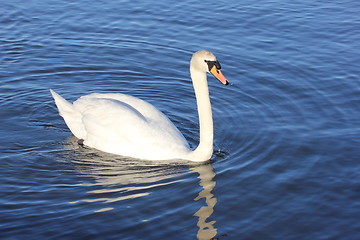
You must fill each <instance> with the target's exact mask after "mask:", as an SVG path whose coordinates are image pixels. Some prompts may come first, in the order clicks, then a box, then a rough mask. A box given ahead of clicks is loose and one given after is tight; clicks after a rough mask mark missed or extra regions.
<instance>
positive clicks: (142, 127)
mask: <svg viewBox="0 0 360 240" xmlns="http://www.w3.org/2000/svg"><path fill="white" fill-rule="evenodd" d="M73 106H74V108H75V109H76V111H77V112H79V113H80V114H81V122H82V124H83V128H84V129H85V132H86V136H85V138H84V144H86V145H88V146H90V147H94V148H97V149H99V150H102V151H105V152H110V153H115V154H119V155H124V156H131V157H137V158H146V159H150V158H154V159H168V158H170V157H171V156H170V155H172V154H174V155H176V154H178V152H185V151H188V148H189V145H188V143H187V141H186V140H185V138H184V137H183V135H182V134H181V133H180V131H179V130H178V129H177V128H176V127H175V126H174V125H173V123H172V122H171V121H170V120H169V119H168V118H167V117H166V116H165V115H164V114H163V113H162V112H160V111H159V110H157V109H156V108H155V107H154V106H152V105H151V104H149V103H147V102H145V101H143V100H141V99H138V98H135V97H132V96H129V95H125V94H98V93H94V94H90V95H87V96H83V97H81V98H79V99H78V100H77V101H75V102H74V104H73ZM69 128H70V127H69Z"/></svg>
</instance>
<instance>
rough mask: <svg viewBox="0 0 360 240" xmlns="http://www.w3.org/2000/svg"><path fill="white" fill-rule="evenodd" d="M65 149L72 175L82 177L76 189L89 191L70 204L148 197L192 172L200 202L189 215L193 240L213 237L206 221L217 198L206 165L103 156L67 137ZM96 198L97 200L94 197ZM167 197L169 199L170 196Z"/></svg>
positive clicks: (107, 209) (212, 210)
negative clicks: (194, 226)
mask: <svg viewBox="0 0 360 240" xmlns="http://www.w3.org/2000/svg"><path fill="white" fill-rule="evenodd" d="M65 145H66V147H67V148H70V149H71V150H72V151H67V154H71V156H67V157H66V158H67V159H72V164H74V167H75V169H76V172H77V173H78V174H79V175H81V176H85V177H86V178H85V179H87V181H86V182H82V183H79V184H76V186H83V187H89V188H90V189H89V191H87V193H89V196H91V198H86V199H80V200H77V201H73V202H71V203H72V204H76V203H80V202H88V203H92V202H103V203H113V202H118V201H123V200H128V199H135V198H140V197H145V196H148V195H149V194H150V193H151V192H154V189H156V188H159V187H164V186H168V185H172V184H175V183H178V182H181V181H183V180H184V179H185V178H184V177H182V175H185V174H189V170H190V172H194V173H197V174H198V178H199V187H200V188H201V189H200V191H199V192H198V194H197V196H196V198H195V199H194V201H195V202H198V201H200V202H204V203H203V206H201V207H200V209H199V210H198V211H196V212H195V213H193V215H194V216H195V217H197V218H198V222H197V226H198V228H199V229H198V233H197V238H198V239H200V240H202V239H211V238H212V237H214V236H216V234H217V229H216V228H215V226H214V224H215V223H216V221H209V218H210V217H211V215H212V214H213V212H214V206H215V205H216V203H217V198H216V197H215V196H214V194H213V193H212V191H213V189H214V187H215V185H216V182H215V181H214V177H215V175H216V174H215V173H214V170H213V168H212V166H211V164H210V163H208V164H201V165H197V166H194V165H192V166H191V165H190V166H189V164H188V162H182V163H179V162H166V163H165V162H164V161H160V162H155V161H141V160H137V159H124V158H121V157H119V156H116V155H112V154H106V153H103V152H100V151H97V150H93V149H87V148H81V147H79V146H77V143H76V139H75V138H74V137H71V138H69V139H68V141H67V142H66V143H65ZM97 196H98V197H97ZM170 197H171V196H170ZM112 209H113V208H111V207H108V205H105V206H104V208H100V209H97V210H95V212H104V211H109V210H112Z"/></svg>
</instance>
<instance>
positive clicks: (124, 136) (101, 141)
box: [50, 50, 228, 161]
mask: <svg viewBox="0 0 360 240" xmlns="http://www.w3.org/2000/svg"><path fill="white" fill-rule="evenodd" d="M220 68H221V67H220V64H219V62H218V61H217V60H216V58H215V56H214V55H213V54H212V53H211V52H209V51H206V50H201V51H198V52H196V53H194V55H193V57H192V59H191V62H190V74H191V78H192V80H193V86H194V90H195V95H196V99H197V105H198V114H199V122H200V143H199V146H198V147H197V148H196V149H195V150H194V151H192V150H191V149H190V148H189V144H188V142H187V141H186V139H185V138H184V136H183V135H182V134H181V132H180V131H179V130H178V129H177V128H176V127H175V125H174V124H173V123H172V122H171V121H170V120H169V119H168V118H167V117H166V116H165V115H164V114H163V113H162V112H161V111H159V110H157V109H156V108H155V107H154V106H153V105H151V104H150V103H148V102H145V101H143V100H141V99H139V98H136V97H133V96H129V95H126V94H121V93H93V94H90V95H86V96H82V97H80V98H79V99H78V100H76V101H75V102H74V103H72V104H71V103H69V102H68V101H66V100H65V99H64V98H62V97H61V96H60V95H59V94H57V93H56V92H55V91H53V90H52V89H50V92H51V94H52V96H53V98H54V100H55V103H56V106H57V107H58V110H59V114H60V115H61V116H62V117H63V118H64V120H65V123H66V125H67V126H68V127H69V129H70V131H71V132H72V133H73V134H74V135H75V136H76V137H77V138H79V139H83V140H84V141H83V144H84V145H86V146H89V147H93V148H96V149H98V150H101V151H104V152H108V153H113V154H118V155H122V156H128V157H133V158H139V159H147V160H171V159H184V160H191V161H206V160H209V159H210V158H211V156H212V153H213V121H212V112H211V104H210V98H209V91H208V85H207V79H206V73H207V72H210V73H212V74H213V75H214V76H215V77H216V78H217V79H219V81H221V82H222V83H223V84H228V82H227V80H226V78H225V77H224V76H223V75H222V73H221V71H220Z"/></svg>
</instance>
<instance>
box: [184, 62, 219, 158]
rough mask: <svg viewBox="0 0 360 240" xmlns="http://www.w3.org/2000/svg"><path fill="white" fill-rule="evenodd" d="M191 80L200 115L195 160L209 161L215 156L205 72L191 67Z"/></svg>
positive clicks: (194, 153) (194, 152)
mask: <svg viewBox="0 0 360 240" xmlns="http://www.w3.org/2000/svg"><path fill="white" fill-rule="evenodd" d="M190 74H191V79H192V81H193V86H194V91H195V96H196V103H197V109H198V115H199V125H200V142H199V145H198V147H197V148H196V149H195V150H194V151H193V153H192V154H193V159H194V160H197V161H206V160H209V159H210V158H211V156H212V154H213V138H214V133H213V119H212V111H211V102H210V96H209V88H208V83H207V77H206V73H205V72H200V71H197V70H196V69H194V68H192V67H191V66H190Z"/></svg>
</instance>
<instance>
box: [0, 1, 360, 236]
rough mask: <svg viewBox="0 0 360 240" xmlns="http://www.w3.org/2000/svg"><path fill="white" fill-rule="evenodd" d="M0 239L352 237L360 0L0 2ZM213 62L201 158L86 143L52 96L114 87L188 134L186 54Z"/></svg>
mask: <svg viewBox="0 0 360 240" xmlns="http://www.w3.org/2000/svg"><path fill="white" fill-rule="evenodd" d="M0 5H1V9H2V10H1V12H2V14H0V61H1V67H0V110H1V118H0V124H1V126H2V128H0V152H1V154H0V160H1V165H0V176H1V178H2V181H1V184H0V193H1V199H0V201H1V204H0V213H1V219H0V237H1V239H169V238H176V239H211V238H213V237H217V238H219V239H358V236H359V235H360V221H359V219H360V210H359V209H360V201H359V199H360V177H359V176H360V175H359V172H360V167H359V160H360V159H359V156H360V150H359V149H360V148H359V146H360V137H359V136H360V79H359V76H360V70H359V66H358V65H359V64H358V63H359V62H360V57H359V56H360V54H359V49H360V46H359V45H360V44H359V42H360V16H359V14H358V13H359V10H360V4H359V2H358V1H340V0H337V1H332V2H326V1H291V2H289V1H263V2H259V1H240V2H239V1H216V2H214V3H206V4H205V3H202V2H198V1H190V0H186V1H182V2H177V3H173V2H170V1H165V0H161V1H157V2H141V1H140V2H139V1H108V0H103V1H95V2H94V1H86V0H81V1H64V0H63V1H53V0H50V1H40V0H33V1H26V2H24V1H17V0H14V1H2V3H1V4H0ZM200 49H208V50H211V51H212V52H214V53H215V54H216V56H217V57H218V60H219V61H220V62H221V64H222V67H223V72H224V74H225V75H226V76H227V78H228V79H229V80H230V81H231V83H232V84H231V85H229V86H222V85H221V84H219V83H218V81H216V80H214V78H213V77H210V76H209V85H210V92H211V100H212V104H213V114H214V124H215V143H214V146H215V147H214V149H215V152H214V156H213V158H212V160H211V161H210V162H209V163H205V164H200V165H193V164H189V163H185V162H156V161H154V162H149V161H142V160H135V159H129V158H123V157H120V156H114V155H111V154H105V153H101V152H99V151H96V150H94V149H89V148H82V147H80V146H78V145H77V144H76V139H75V138H74V137H73V136H72V135H71V133H70V131H69V130H68V129H67V127H66V125H65V123H64V122H63V120H62V118H61V117H60V116H59V115H58V113H57V109H56V107H55V105H54V102H53V100H52V98H51V96H50V93H49V88H52V89H54V90H55V91H57V92H58V93H59V94H61V95H62V96H64V97H65V98H66V99H68V100H69V101H74V100H76V99H77V98H78V97H79V96H81V95H85V94H89V93H92V92H105V93H107V92H122V93H126V94H131V95H133V96H136V97H140V98H142V99H144V100H146V101H149V102H150V103H152V104H154V105H155V106H156V107H157V108H158V109H160V110H161V111H163V112H164V113H165V114H166V115H168V116H169V118H170V119H171V120H172V121H173V122H174V124H175V125H176V126H177V127H178V128H179V129H180V130H181V131H182V132H183V134H184V136H185V137H186V138H187V140H188V141H189V143H190V145H191V146H192V147H195V146H196V145H197V143H198V137H199V134H198V123H197V114H196V105H195V99H194V94H193V90H192V86H191V83H190V80H189V71H188V68H189V60H190V58H191V55H192V53H193V52H195V51H197V50H200Z"/></svg>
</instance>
